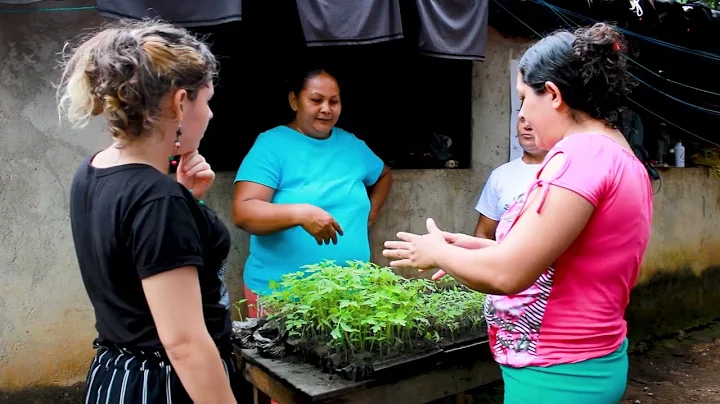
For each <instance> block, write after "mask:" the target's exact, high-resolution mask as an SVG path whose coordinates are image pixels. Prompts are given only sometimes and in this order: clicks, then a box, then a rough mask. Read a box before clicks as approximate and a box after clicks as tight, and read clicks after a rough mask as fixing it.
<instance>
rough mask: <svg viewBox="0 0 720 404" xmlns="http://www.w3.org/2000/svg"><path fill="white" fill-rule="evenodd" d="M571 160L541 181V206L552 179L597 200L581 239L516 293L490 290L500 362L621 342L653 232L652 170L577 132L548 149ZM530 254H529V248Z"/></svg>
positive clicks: (543, 359)
mask: <svg viewBox="0 0 720 404" xmlns="http://www.w3.org/2000/svg"><path fill="white" fill-rule="evenodd" d="M559 153H563V154H564V155H565V158H566V160H565V164H564V165H563V167H561V169H560V170H559V171H558V172H557V173H556V174H555V175H554V177H553V178H551V179H549V180H547V181H545V180H536V181H534V182H533V183H532V184H530V186H529V188H528V191H527V192H525V194H524V195H529V194H530V192H532V191H533V190H534V189H535V188H538V191H539V192H541V198H542V199H541V201H540V205H539V208H538V213H540V214H542V206H543V203H544V202H545V198H546V196H547V191H548V190H549V189H550V187H549V185H553V186H557V187H562V188H565V189H568V190H570V191H572V192H575V193H577V194H578V195H580V196H582V197H583V198H585V199H587V200H588V201H589V202H590V203H592V204H593V206H594V207H595V209H594V211H593V214H592V216H591V217H590V220H589V221H588V223H587V224H586V226H585V228H584V229H583V230H582V232H581V233H580V235H579V236H578V238H577V239H576V240H575V242H574V243H573V244H572V245H571V246H570V248H568V249H567V250H566V251H565V252H564V253H563V254H562V255H561V256H560V257H559V258H558V259H557V260H556V262H555V263H554V264H553V265H552V267H550V268H548V269H547V271H545V272H544V273H543V274H542V276H540V278H538V280H537V281H536V282H535V284H534V285H533V286H531V287H530V288H528V289H527V290H525V291H523V292H521V293H518V294H516V295H510V296H488V298H487V301H486V306H485V316H486V318H487V323H488V327H489V334H490V344H491V348H492V351H493V355H494V356H495V359H496V360H497V362H498V363H500V364H501V365H507V366H512V367H525V366H550V365H555V364H563V363H576V362H580V361H583V360H587V359H592V358H597V357H601V356H604V355H607V354H609V353H611V352H613V351H614V350H616V349H617V348H618V347H619V346H620V344H621V343H622V342H623V340H624V339H625V336H626V334H627V324H626V323H625V319H624V312H625V308H626V306H627V304H628V301H629V298H630V290H631V288H632V287H633V286H634V284H635V282H636V280H637V277H638V274H639V271H640V263H641V261H642V257H643V255H644V253H645V250H646V248H647V245H648V241H649V239H650V225H651V222H652V188H651V184H650V179H649V177H648V174H647V170H646V169H645V167H644V166H643V164H642V163H641V162H640V161H639V160H638V159H637V158H636V157H635V156H634V155H633V154H632V153H631V152H629V151H628V150H626V149H625V148H623V147H621V146H620V145H618V144H617V143H616V142H614V141H613V140H612V139H610V138H609V137H607V136H604V135H600V134H592V133H587V134H575V135H572V136H568V137H567V138H565V139H563V140H561V141H560V142H558V143H557V144H556V145H555V147H553V148H552V150H550V152H549V153H548V155H547V157H546V158H545V161H544V162H543V164H542V166H541V168H540V171H539V172H542V170H543V169H544V168H545V166H546V165H547V163H548V161H550V159H552V158H553V157H554V156H555V155H557V154H559ZM525 200H526V198H522V199H519V200H518V201H517V202H516V203H515V204H514V205H513V206H511V207H510V209H508V211H507V212H506V213H505V215H504V216H503V217H502V218H501V219H500V223H499V225H498V228H497V232H496V238H497V240H498V242H500V243H502V240H503V239H504V238H505V236H506V235H507V234H508V232H510V231H512V226H513V225H514V223H515V222H516V220H517V218H518V214H519V213H520V212H522V210H523V208H524V205H525ZM528 254H532V252H531V251H528Z"/></svg>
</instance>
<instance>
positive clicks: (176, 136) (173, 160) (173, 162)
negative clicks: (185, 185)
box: [168, 125, 182, 166]
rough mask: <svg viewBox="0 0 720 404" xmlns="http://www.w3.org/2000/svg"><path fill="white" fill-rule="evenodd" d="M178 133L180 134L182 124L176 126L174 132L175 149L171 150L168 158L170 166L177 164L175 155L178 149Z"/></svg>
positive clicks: (177, 158)
mask: <svg viewBox="0 0 720 404" xmlns="http://www.w3.org/2000/svg"><path fill="white" fill-rule="evenodd" d="M180 135H182V125H180V127H178V129H177V132H175V143H174V146H175V150H174V152H173V155H172V156H170V158H169V159H168V160H169V161H170V164H171V165H172V166H177V165H178V160H179V157H177V152H178V150H179V149H180Z"/></svg>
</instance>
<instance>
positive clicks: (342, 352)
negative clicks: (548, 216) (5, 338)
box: [234, 261, 487, 381]
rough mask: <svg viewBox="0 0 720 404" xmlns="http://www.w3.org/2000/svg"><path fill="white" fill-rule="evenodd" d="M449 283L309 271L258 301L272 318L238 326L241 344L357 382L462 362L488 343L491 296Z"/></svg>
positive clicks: (341, 268) (360, 265) (349, 267)
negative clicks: (486, 311) (487, 303)
mask: <svg viewBox="0 0 720 404" xmlns="http://www.w3.org/2000/svg"><path fill="white" fill-rule="evenodd" d="M446 278H448V280H446V281H443V282H439V283H436V282H432V281H430V280H427V279H407V278H404V277H402V276H399V275H397V274H395V273H394V272H393V271H392V270H391V269H390V268H381V267H379V266H377V265H375V264H372V263H368V262H348V263H347V264H346V265H337V264H335V263H333V262H330V261H327V262H322V263H319V264H316V265H310V266H307V267H304V268H303V270H302V271H299V272H296V273H292V274H288V275H286V276H284V277H283V279H282V280H281V281H280V282H278V283H274V284H272V285H271V290H272V292H271V293H270V294H269V295H266V296H263V297H261V298H260V299H259V302H258V304H259V305H261V306H262V308H263V310H264V311H265V312H266V313H269V314H268V315H267V318H264V319H247V320H245V321H242V322H235V324H234V330H235V339H236V344H237V345H239V346H240V347H242V348H257V350H258V352H259V354H260V355H263V356H265V357H271V358H275V359H282V358H285V357H287V356H293V357H294V360H301V361H303V362H309V363H312V364H314V365H315V366H317V367H318V368H320V369H321V370H322V371H323V372H327V373H332V374H338V375H340V376H341V377H343V378H345V379H347V380H353V381H360V380H366V379H370V378H384V377H392V376H393V375H396V374H397V375H399V374H405V373H407V372H408V371H413V372H417V371H421V370H422V369H423V368H426V367H429V366H435V365H436V364H437V363H438V362H448V361H454V360H462V359H463V357H464V358H467V357H468V355H469V354H470V355H472V353H473V352H475V351H476V350H478V349H480V348H481V347H483V346H484V345H485V344H486V343H487V331H486V327H485V322H484V319H483V306H484V302H485V295H483V294H481V293H478V292H475V291H473V290H471V289H469V288H467V287H465V286H463V285H461V284H459V283H457V282H456V281H454V280H453V279H452V278H450V277H449V276H448V277H446ZM239 304H242V302H239ZM485 349H487V348H485Z"/></svg>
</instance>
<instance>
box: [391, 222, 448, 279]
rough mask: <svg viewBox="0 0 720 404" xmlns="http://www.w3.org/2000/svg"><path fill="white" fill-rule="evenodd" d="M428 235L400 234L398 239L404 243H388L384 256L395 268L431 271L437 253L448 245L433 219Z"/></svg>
mask: <svg viewBox="0 0 720 404" xmlns="http://www.w3.org/2000/svg"><path fill="white" fill-rule="evenodd" d="M427 230H428V233H427V234H425V235H423V236H420V235H417V234H412V233H404V232H400V233H398V234H397V237H398V238H399V239H400V240H402V241H386V242H385V250H383V255H384V256H385V257H386V258H390V259H394V260H393V261H390V266H391V267H394V268H403V267H404V268H417V269H420V270H425V269H431V268H433V267H435V266H436V264H435V259H434V254H435V252H436V251H437V250H438V249H439V248H440V247H442V246H443V245H446V244H447V241H445V237H444V235H443V232H442V231H440V229H438V227H437V226H436V225H435V221H434V220H432V219H428V220H427Z"/></svg>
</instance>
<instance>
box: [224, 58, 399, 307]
mask: <svg viewBox="0 0 720 404" xmlns="http://www.w3.org/2000/svg"><path fill="white" fill-rule="evenodd" d="M288 98H289V101H290V107H291V108H292V110H293V111H295V119H294V120H293V121H292V122H291V123H290V124H288V125H283V126H278V127H276V128H273V129H270V130H268V131H267V132H263V133H261V134H260V135H259V136H258V138H257V140H256V141H255V144H254V145H253V147H252V148H251V149H250V151H249V152H248V154H247V156H245V159H244V160H243V162H242V164H241V165H240V169H239V170H238V173H237V176H236V178H235V195H234V198H233V221H234V222H235V224H236V225H237V226H239V227H241V228H242V229H244V230H246V231H248V232H249V233H250V255H249V256H248V259H247V261H246V262H245V271H244V275H243V277H244V281H245V297H246V299H248V304H254V303H255V299H256V295H258V294H259V295H265V294H267V293H268V292H269V290H268V284H269V282H270V281H273V280H275V281H279V280H280V278H281V277H282V276H283V275H284V274H286V273H290V272H295V271H298V270H300V267H301V266H303V265H308V264H314V263H318V262H320V261H322V260H335V261H336V262H338V263H344V262H345V261H348V260H364V261H367V260H369V259H370V242H369V237H368V226H369V225H370V224H372V223H373V221H374V219H375V217H376V215H377V212H378V211H379V210H380V208H381V207H382V205H383V203H384V202H385V198H386V197H387V194H388V192H389V191H390V185H391V183H392V177H391V174H390V169H389V168H388V167H387V166H386V165H385V164H384V163H383V161H382V160H381V159H380V158H379V157H378V156H377V155H375V153H373V151H372V150H370V148H369V147H368V146H367V145H366V144H365V142H363V141H362V140H360V139H358V138H356V137H355V136H354V135H353V134H351V133H349V132H347V131H344V130H342V129H340V128H336V127H335V124H336V123H337V121H338V118H339V117H340V111H341V102H340V87H339V85H338V82H337V80H336V79H335V77H333V76H332V75H330V74H329V73H328V72H327V71H325V70H323V69H317V70H312V71H310V72H308V73H306V74H304V75H302V77H301V78H300V80H298V82H297V83H296V86H294V87H293V88H292V89H291V91H290V94H289V96H288ZM367 188H371V190H370V193H369V196H368V189H367ZM249 314H250V316H251V317H252V316H256V315H257V314H258V313H256V311H255V309H254V307H250V313H249ZM260 314H261V315H262V313H260Z"/></svg>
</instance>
